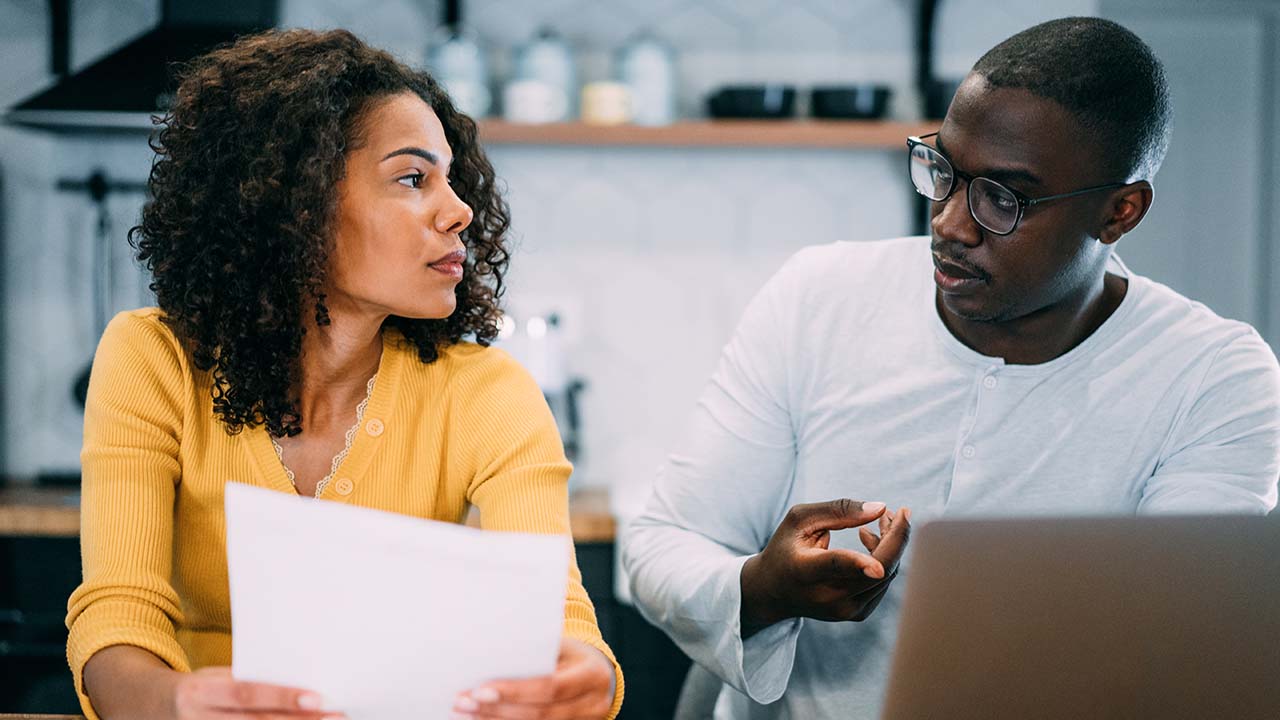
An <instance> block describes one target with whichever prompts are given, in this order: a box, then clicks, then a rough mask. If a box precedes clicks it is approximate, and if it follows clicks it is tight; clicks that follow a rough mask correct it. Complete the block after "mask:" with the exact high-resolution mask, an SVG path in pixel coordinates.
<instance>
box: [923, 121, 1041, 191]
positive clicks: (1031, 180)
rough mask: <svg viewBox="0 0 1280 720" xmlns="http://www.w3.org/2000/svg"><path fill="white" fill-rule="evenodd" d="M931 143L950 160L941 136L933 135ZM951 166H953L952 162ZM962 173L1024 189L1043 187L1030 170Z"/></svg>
mask: <svg viewBox="0 0 1280 720" xmlns="http://www.w3.org/2000/svg"><path fill="white" fill-rule="evenodd" d="M933 142H934V144H935V145H937V146H938V152H940V153H942V154H943V155H946V156H947V159H948V160H950V159H951V154H950V153H948V152H947V148H946V146H945V145H943V144H942V135H941V134H939V135H935V136H934V138H933ZM952 165H953V166H954V162H953V163H952ZM963 172H968V173H969V174H971V175H973V176H975V177H986V178H991V179H992V180H995V181H997V182H999V183H1002V184H1016V185H1022V186H1024V187H1025V186H1032V187H1037V188H1040V187H1044V183H1043V181H1041V180H1040V177H1039V176H1038V175H1036V174H1035V173H1033V172H1031V171H1030V170H1023V169H1020V168H1005V169H987V170H982V171H979V172H970V171H968V170H965V171H963Z"/></svg>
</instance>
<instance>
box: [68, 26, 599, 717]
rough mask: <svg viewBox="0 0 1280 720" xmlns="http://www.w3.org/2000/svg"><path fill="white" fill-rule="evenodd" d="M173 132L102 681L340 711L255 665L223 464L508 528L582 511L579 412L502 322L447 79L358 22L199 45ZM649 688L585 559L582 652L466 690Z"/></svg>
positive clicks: (113, 350) (119, 442) (185, 707)
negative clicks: (561, 426)
mask: <svg viewBox="0 0 1280 720" xmlns="http://www.w3.org/2000/svg"><path fill="white" fill-rule="evenodd" d="M154 149H155V150H156V152H157V154H158V157H157V162H156V163H155V165H154V167H153V169H152V172H151V179H150V186H151V192H152V195H153V199H152V200H151V201H150V202H149V203H148V204H147V206H146V208H145V209H144V211H143V215H142V224H141V225H139V226H138V227H136V228H134V229H133V230H132V231H131V234H130V239H131V242H133V243H134V245H135V247H136V248H137V249H138V256H139V258H140V259H141V260H142V261H144V262H145V263H146V265H147V267H148V268H149V270H150V271H151V273H152V274H153V276H154V282H153V283H152V285H151V287H152V289H153V290H154V291H155V293H156V297H157V300H158V304H159V307H158V308H152V309H146V310H138V311H133V312H127V313H122V314H120V315H119V316H117V317H116V318H115V319H114V320H113V321H112V323H111V324H110V326H109V327H108V329H107V331H106V333H105V334H104V336H103V338H102V342H101V344H100V345H99V348H98V353H97V357H96V358H95V361H94V370H93V378H92V380H91V383H90V388H89V398H88V403H87V408H86V411H85V444H84V451H83V454H82V464H83V483H84V485H83V499H82V507H83V513H82V516H83V520H82V525H83V527H82V544H83V559H84V582H83V584H82V585H81V586H80V587H79V588H78V589H77V590H76V592H75V593H74V594H73V595H72V597H71V600H70V603H69V613H68V618H67V623H68V627H69V629H70V637H69V640H68V649H67V652H68V658H69V660H70V663H71V667H72V671H73V673H74V675H75V681H76V687H77V690H78V691H79V693H80V701H81V704H82V706H83V708H84V711H85V713H86V715H88V716H89V717H91V718H93V717H99V716H100V717H104V718H118V717H124V718H183V719H187V718H234V717H254V718H266V717H290V718H319V717H335V715H334V714H333V713H331V712H330V713H326V712H325V710H326V708H324V706H323V699H322V698H319V697H317V696H315V695H314V694H313V693H309V692H305V691H304V690H301V689H293V688H280V687H272V686H266V685H261V684H255V683H248V682H237V681H235V680H234V679H232V678H231V675H230V672H229V670H228V668H227V667H226V666H227V665H229V663H230V660H231V632H230V631H231V617H230V607H229V600H228V591H227V569H226V554H225V535H224V517H223V511H222V507H223V501H222V497H223V488H224V486H225V484H226V483H227V482H231V481H236V482H246V483H250V484H254V485H259V486H263V487H268V488H273V489H276V490H279V491H281V492H296V493H298V494H300V495H305V496H314V497H318V498H322V499H324V500H327V501H334V502H346V503H351V504H353V505H359V506H364V507H371V508H378V509H383V510H390V511H394V512H399V513H403V514H407V515H414V516H418V517H424V518H432V519H436V520H448V521H453V522H458V521H461V520H462V519H463V517H464V515H465V513H466V511H467V508H468V506H469V505H475V506H476V507H477V508H479V510H480V517H481V524H482V526H483V527H485V528H491V529H498V530H519V531H526V532H543V533H565V532H567V528H568V510H567V502H566V481H567V479H568V475H569V472H570V469H571V468H570V466H569V464H568V462H567V461H566V460H565V457H564V452H563V448H562V446H561V445H560V439H559V435H558V433H557V431H556V428H555V424H554V420H553V419H552V417H551V414H550V412H549V411H548V409H547V407H546V404H545V402H544V401H543V399H542V395H541V393H540V392H539V390H538V388H537V387H536V385H535V384H534V383H533V381H532V380H531V379H530V378H529V376H528V375H527V374H526V373H525V372H524V371H523V370H522V369H521V368H520V367H519V366H518V365H517V364H516V363H515V362H514V361H512V360H511V359H510V358H509V356H507V355H506V354H504V353H502V352H500V351H497V350H493V349H489V348H486V347H484V346H485V345H487V343H488V341H490V340H492V339H493V338H494V337H495V336H496V335H497V325H498V321H499V310H498V306H497V301H498V298H499V296H500V295H501V291H502V278H503V273H504V272H505V269H506V266H507V260H508V256H507V252H506V250H505V248H504V246H503V241H504V235H505V233H506V230H507V227H508V215H507V207H506V205H505V203H504V202H503V200H502V199H501V197H500V196H499V195H498V192H497V189H496V187H495V185H494V174H493V169H492V167H491V166H490V164H489V162H488V160H487V159H486V158H485V156H484V153H483V152H482V151H481V149H480V147H479V145H478V143H477V141H476V129H475V124H474V123H473V122H472V121H471V120H470V119H469V118H467V117H466V116H464V115H461V114H460V113H458V112H457V111H456V110H454V108H453V106H452V105H451V104H450V102H449V99H448V97H446V95H445V94H444V92H443V91H442V90H441V89H440V86H439V85H437V84H436V83H435V82H434V81H433V80H432V79H431V78H430V77H428V76H426V75H425V74H422V73H418V72H414V71H412V70H410V69H409V68H407V67H405V66H404V65H402V64H400V63H398V62H396V61H395V60H394V59H392V58H391V57H390V56H389V55H387V54H385V53H383V52H380V51H377V50H374V49H372V48H369V47H368V46H366V45H364V44H363V43H362V42H360V41H359V40H358V39H356V38H355V37H354V36H352V35H351V34H349V33H347V32H344V31H334V32H328V33H323V34H318V33H313V32H307V31H288V32H269V33H265V34H262V35H258V36H253V37H249V38H246V39H243V40H241V41H239V42H237V43H236V44H234V45H232V46H230V47H226V48H222V49H219V50H217V51H215V52H213V53H211V54H209V55H207V56H205V57H203V58H201V59H199V60H197V61H196V62H195V63H194V64H193V65H192V66H191V67H189V68H187V69H186V70H185V72H184V75H183V79H182V82H181V84H180V87H179V90H178V93H177V98H176V101H175V103H174V105H173V108H172V110H171V113H170V116H169V117H168V118H166V122H165V127H164V128H163V129H162V130H161V132H160V133H159V136H158V140H157V142H156V143H155V144H154ZM467 337H471V338H474V340H475V342H466V341H464V338H467ZM264 551H269V548H264ZM317 601H318V602H319V601H322V599H317ZM192 669H198V670H197V671H196V672H194V673H193V672H186V671H189V670H192ZM424 672H425V669H424ZM621 698H622V676H621V672H620V670H619V668H618V666H617V663H616V662H615V661H614V659H613V655H612V653H611V652H610V651H609V648H608V647H607V646H606V645H605V644H604V642H603V640H602V639H601V637H600V632H599V630H598V628H597V627H596V622H595V614H594V611H593V609H592V606H591V603H590V601H589V600H588V598H587V595H586V592H585V591H584V590H583V587H582V584H581V579H580V575H579V573H578V570H577V566H576V564H571V572H570V577H569V583H568V599H567V603H566V611H565V626H564V640H563V643H562V645H561V649H560V657H559V662H558V664H557V669H556V671H555V672H554V674H552V675H550V676H546V677H541V678H532V679H523V680H510V681H495V682H491V683H488V684H486V685H485V686H483V687H480V688H476V689H475V690H473V691H471V692H468V693H464V694H462V695H461V696H459V698H458V699H457V703H456V706H455V708H454V710H455V713H456V715H457V716H460V717H476V718H525V717H530V718H532V717H539V718H602V717H612V716H613V715H615V714H616V713H617V710H618V707H619V705H620V704H621Z"/></svg>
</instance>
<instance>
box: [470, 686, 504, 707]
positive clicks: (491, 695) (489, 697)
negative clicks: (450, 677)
mask: <svg viewBox="0 0 1280 720" xmlns="http://www.w3.org/2000/svg"><path fill="white" fill-rule="evenodd" d="M471 697H473V698H475V699H476V700H478V701H480V702H482V703H491V702H498V700H499V699H500V698H501V697H502V696H501V695H499V694H498V691H497V690H494V689H493V688H491V687H482V688H480V689H479V690H476V691H475V692H473V693H471Z"/></svg>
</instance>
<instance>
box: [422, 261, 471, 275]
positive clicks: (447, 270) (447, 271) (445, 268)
mask: <svg viewBox="0 0 1280 720" xmlns="http://www.w3.org/2000/svg"><path fill="white" fill-rule="evenodd" d="M427 267H429V268H431V269H432V270H435V271H436V272H438V273H442V274H444V275H448V276H449V277H452V278H458V279H461V278H462V263H460V262H438V263H431V264H430V265H428V266H427Z"/></svg>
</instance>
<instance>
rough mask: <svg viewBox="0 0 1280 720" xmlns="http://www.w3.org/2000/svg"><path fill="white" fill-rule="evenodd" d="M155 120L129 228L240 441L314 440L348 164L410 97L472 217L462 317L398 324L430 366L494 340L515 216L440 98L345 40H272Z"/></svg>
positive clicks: (227, 51) (470, 134)
mask: <svg viewBox="0 0 1280 720" xmlns="http://www.w3.org/2000/svg"><path fill="white" fill-rule="evenodd" d="M179 77H180V83H179V86H178V91H177V95H176V98H175V100H174V103H173V105H172V107H171V108H170V110H169V111H168V113H167V114H166V115H165V117H164V118H162V119H158V120H157V121H156V122H157V123H158V124H159V125H160V129H159V131H158V133H156V134H155V136H154V137H153V139H152V141H151V147H152V149H153V150H155V152H156V154H157V157H156V161H155V163H154V164H153V165H152V168H151V175H150V179H149V185H150V191H151V199H150V200H149V201H148V202H147V204H146V206H145V207H144V208H143V211H142V220H141V224H140V225H138V226H136V227H134V228H132V229H131V230H130V231H129V241H130V243H131V244H132V245H133V247H134V248H136V249H137V251H138V259H139V260H141V261H142V262H144V263H145V264H146V266H147V268H148V270H150V272H151V274H152V277H153V281H152V283H151V289H152V291H154V292H155V294H156V299H157V301H158V303H159V306H160V309H161V310H162V311H163V314H164V318H165V322H166V323H168V324H169V326H170V327H171V328H172V329H173V331H174V333H175V334H176V335H177V336H178V338H179V339H180V340H182V341H183V343H184V344H185V345H186V346H187V347H188V349H189V351H190V352H191V356H192V359H193V361H194V364H195V366H196V367H197V368H199V369H201V370H209V371H212V376H213V409H214V412H215V413H216V414H217V415H218V417H219V418H220V420H221V421H222V423H223V424H224V425H225V426H226V429H227V431H228V432H230V433H237V432H239V431H240V430H241V429H243V428H244V427H245V426H246V425H247V426H250V427H255V426H257V425H260V424H263V425H266V427H267V430H268V431H269V432H271V433H272V434H274V435H277V436H280V435H294V434H297V433H299V432H301V431H302V428H301V419H300V417H299V414H298V406H297V399H296V397H294V395H295V394H296V392H297V381H298V379H299V362H298V357H299V353H300V350H301V347H302V336H303V333H304V332H305V323H304V315H305V314H306V313H307V312H309V311H314V318H315V321H316V323H317V324H320V325H323V324H327V323H328V322H329V318H328V311H327V309H326V307H325V297H324V294H323V290H322V288H323V285H324V282H325V277H326V271H327V260H328V257H329V253H330V249H331V247H332V245H331V244H332V241H333V236H332V231H331V228H332V227H333V224H334V220H335V214H336V211H337V206H338V199H337V186H338V181H339V180H341V179H342V178H343V176H344V175H345V173H346V162H345V155H346V153H347V152H348V151H349V150H351V149H352V148H353V147H357V146H359V144H360V143H361V142H362V134H361V131H362V124H363V123H364V122H366V121H367V120H368V116H367V112H368V111H369V110H370V108H371V107H372V106H373V105H374V104H375V103H377V102H379V101H381V100H384V99H386V98H388V97H390V96H393V95H398V94H401V93H406V92H411V93H414V94H416V95H417V96H418V97H420V98H422V99H423V101H425V102H426V103H427V105H428V106H430V107H431V108H432V110H434V111H435V114H436V115H437V116H438V117H439V118H440V122H441V124H442V125H443V126H444V133H445V137H446V139H447V140H448V142H449V145H450V147H451V148H452V150H453V153H454V159H453V164H452V166H451V170H450V181H451V184H452V186H453V189H454V192H456V193H457V194H458V196H459V197H461V198H462V200H463V201H464V202H465V203H467V204H468V205H470V206H471V208H472V210H473V211H474V213H475V216H474V219H473V221H472V223H471V225H470V226H469V227H468V228H467V229H466V230H465V231H464V232H463V233H462V241H463V243H465V244H466V246H467V249H468V251H469V252H468V259H467V261H466V273H465V275H464V279H463V280H462V282H461V283H459V284H458V286H457V289H456V290H455V294H456V296H457V309H456V310H455V312H454V313H453V314H452V315H450V316H449V317H448V318H445V319H442V320H420V319H410V318H403V317H394V316H393V317H391V318H388V320H387V325H390V326H393V327H395V328H396V329H398V330H399V331H400V332H401V333H402V334H403V335H404V337H405V338H406V339H407V340H408V341H409V342H410V343H412V344H413V345H414V347H415V348H416V349H417V351H418V356H419V358H420V359H421V360H422V362H424V363H430V362H433V361H434V360H435V359H436V358H437V357H438V354H439V351H440V349H441V348H443V347H446V346H448V345H450V344H453V343H456V342H458V341H460V340H462V339H463V338H464V337H471V338H474V339H475V341H476V342H479V343H480V344H484V345H487V344H488V343H489V341H491V340H493V338H495V337H497V333H498V324H499V321H500V318H501V315H500V311H499V308H498V301H499V299H500V298H501V296H502V291H503V275H504V273H505V271H506V266H507V261H508V257H509V256H508V253H507V250H506V248H505V247H504V240H505V236H506V232H507V228H508V226H509V224H510V217H509V211H508V207H507V204H506V203H505V201H504V200H503V199H502V197H501V195H500V194H499V192H498V189H497V187H496V185H495V178H494V172H493V167H492V165H490V163H489V161H488V159H487V158H486V157H485V155H484V152H483V151H482V150H481V148H480V145H479V143H478V142H477V140H476V125H475V123H474V122H473V121H472V120H471V119H470V118H469V117H467V116H466V115H463V114H462V113H460V112H458V111H457V110H455V109H454V107H453V104H452V103H451V102H450V101H449V97H448V96H447V95H446V94H445V92H444V90H443V89H442V88H441V86H440V85H439V84H438V83H437V82H436V81H435V80H433V79H432V78H431V77H430V76H429V75H427V74H426V73H423V72H418V71H415V70H413V69H411V68H409V67H407V66H406V65H404V64H402V63H400V62H399V61H397V60H396V59H395V58H393V57H392V56H391V55H389V54H387V53H385V52H382V51H380V50H376V49H374V48H371V47H369V46H368V45H366V44H365V43H364V42H362V41H361V40H360V39H358V38H357V37H355V36H354V35H352V34H351V33H349V32H346V31H344V30H334V31H330V32H313V31H307V30H287V31H268V32H265V33H261V34H257V35H252V36H248V37H245V38H242V39H240V40H238V41H237V42H235V43H234V44H231V45H229V46H225V47H221V48H219V49H216V50H214V51H213V52H210V53H209V54H207V55H205V56H203V57H200V58H198V59H196V60H195V61H193V62H192V63H191V64H190V65H188V66H186V67H185V68H183V69H182V70H181V71H180V76H179Z"/></svg>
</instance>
